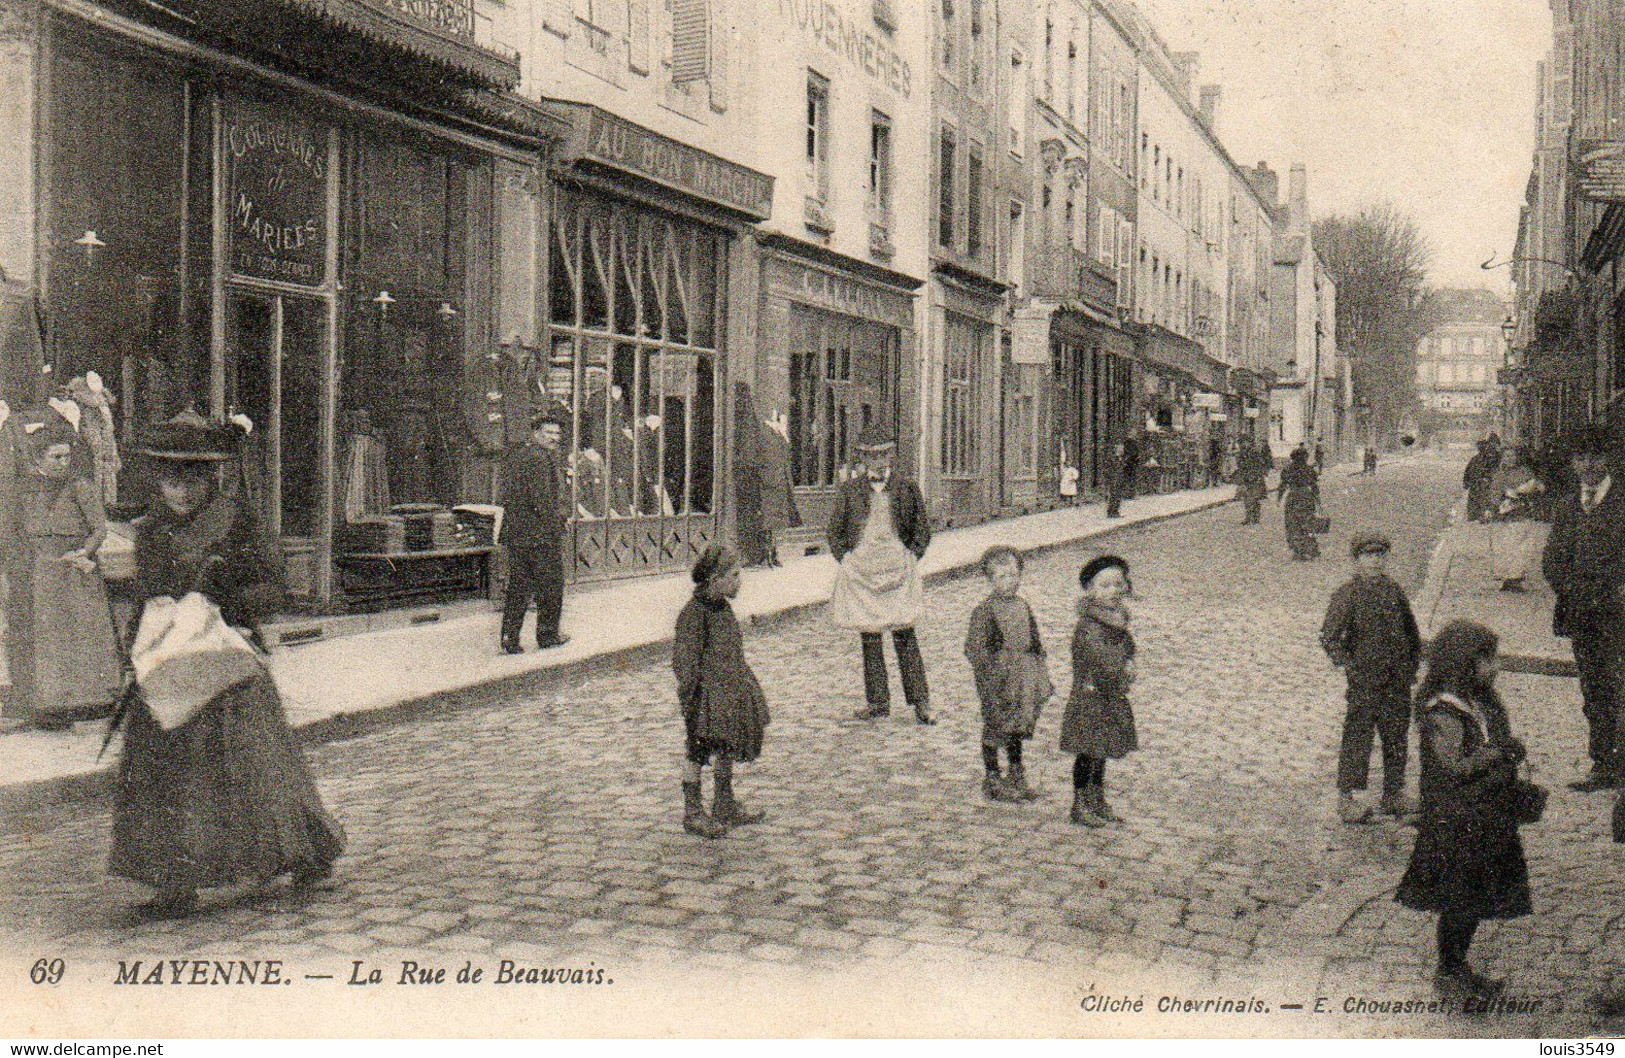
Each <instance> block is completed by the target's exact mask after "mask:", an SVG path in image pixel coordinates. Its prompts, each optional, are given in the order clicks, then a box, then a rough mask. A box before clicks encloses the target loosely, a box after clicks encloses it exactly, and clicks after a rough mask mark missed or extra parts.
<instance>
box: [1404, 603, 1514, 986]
mask: <svg viewBox="0 0 1625 1058" xmlns="http://www.w3.org/2000/svg"><path fill="white" fill-rule="evenodd" d="M1497 646H1498V640H1497V638H1496V635H1495V633H1494V632H1491V631H1490V630H1489V629H1487V628H1485V627H1484V626H1483V625H1479V624H1474V623H1473V622H1471V621H1452V622H1451V623H1450V624H1448V625H1446V626H1445V627H1444V628H1443V629H1441V630H1440V632H1439V634H1438V635H1437V636H1435V637H1434V640H1433V644H1432V647H1431V648H1430V650H1429V652H1428V672H1427V677H1426V678H1425V679H1424V680H1423V681H1422V686H1421V689H1420V690H1419V691H1418V692H1417V695H1416V701H1417V708H1418V718H1419V722H1420V724H1421V727H1422V818H1421V822H1420V829H1419V830H1418V832H1417V836H1416V845H1415V847H1414V849H1413V850H1412V852H1411V863H1410V867H1409V869H1408V870H1406V872H1405V877H1404V879H1403V880H1402V881H1401V882H1400V884H1399V890H1398V892H1396V893H1395V896H1394V898H1395V899H1396V900H1398V901H1399V902H1400V903H1402V904H1404V905H1405V906H1406V907H1410V908H1414V909H1416V910H1418V911H1431V912H1434V913H1436V914H1437V915H1438V916H1439V924H1438V945H1439V965H1438V970H1437V972H1436V974H1435V976H1434V981H1435V983H1436V984H1437V986H1438V988H1439V991H1440V993H1441V994H1444V995H1446V996H1450V997H1456V998H1466V997H1488V996H1493V995H1495V994H1496V993H1497V992H1499V991H1500V989H1501V982H1500V981H1496V980H1493V979H1491V978H1488V977H1484V976H1483V975H1481V974H1478V973H1476V972H1475V971H1474V970H1473V969H1472V967H1471V966H1469V965H1468V963H1467V950H1468V948H1469V947H1470V946H1471V945H1472V942H1473V935H1474V933H1476V932H1477V930H1478V924H1479V922H1481V921H1483V920H1484V919H1506V918H1519V917H1521V916H1523V915H1527V914H1529V912H1530V903H1529V868H1528V865H1527V864H1526V862H1525V860H1524V854H1523V842H1522V841H1521V840H1520V838H1519V837H1518V824H1517V821H1516V820H1515V819H1514V818H1513V816H1512V813H1511V806H1510V799H1509V793H1510V789H1511V786H1512V783H1513V781H1514V780H1515V779H1516V778H1517V767H1518V764H1519V763H1520V762H1521V761H1522V760H1523V759H1524V747H1523V744H1522V743H1521V742H1519V741H1518V740H1517V739H1516V738H1513V737H1512V731H1511V726H1510V725H1509V723H1508V721H1507V714H1506V709H1505V708H1504V707H1503V706H1502V704H1501V699H1500V696H1499V695H1497V694H1496V693H1495V675H1496V672H1497V671H1498V669H1499V662H1498V660H1497V658H1496V650H1497Z"/></svg>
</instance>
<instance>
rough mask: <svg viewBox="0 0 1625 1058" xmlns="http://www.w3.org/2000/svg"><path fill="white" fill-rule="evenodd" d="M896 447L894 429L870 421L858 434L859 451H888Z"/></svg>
mask: <svg viewBox="0 0 1625 1058" xmlns="http://www.w3.org/2000/svg"><path fill="white" fill-rule="evenodd" d="M896 447H897V433H896V431H894V430H892V429H890V428H888V427H886V426H882V425H881V424H880V423H878V422H872V423H870V424H869V425H868V426H865V427H864V428H863V432H862V433H860V434H858V451H860V452H889V451H891V450H892V449H893V448H896Z"/></svg>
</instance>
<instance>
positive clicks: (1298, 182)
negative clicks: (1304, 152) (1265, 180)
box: [1286, 162, 1309, 231]
mask: <svg viewBox="0 0 1625 1058" xmlns="http://www.w3.org/2000/svg"><path fill="white" fill-rule="evenodd" d="M1286 209H1287V220H1288V222H1289V223H1290V224H1291V225H1292V227H1293V228H1295V229H1297V230H1299V231H1308V230H1309V170H1308V169H1307V168H1305V167H1304V164H1303V163H1302V162H1299V163H1298V164H1297V165H1294V166H1293V167H1292V172H1291V173H1289V174H1288V175H1287V203H1286Z"/></svg>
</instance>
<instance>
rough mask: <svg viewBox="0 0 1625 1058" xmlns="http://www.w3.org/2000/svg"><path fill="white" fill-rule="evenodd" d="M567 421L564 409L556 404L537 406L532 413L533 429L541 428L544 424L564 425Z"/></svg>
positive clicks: (531, 426)
mask: <svg viewBox="0 0 1625 1058" xmlns="http://www.w3.org/2000/svg"><path fill="white" fill-rule="evenodd" d="M565 421H566V420H565V413H564V409H563V408H560V407H558V406H557V405H555V404H549V405H547V406H545V407H541V408H537V409H535V410H534V411H532V412H531V413H530V428H531V429H532V430H540V429H541V428H542V427H544V426H563V425H564V424H565Z"/></svg>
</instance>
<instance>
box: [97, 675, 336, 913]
mask: <svg viewBox="0 0 1625 1058" xmlns="http://www.w3.org/2000/svg"><path fill="white" fill-rule="evenodd" d="M343 850H344V831H343V830H342V829H341V828H340V827H339V825H338V823H337V822H336V821H335V820H334V819H333V817H332V816H330V815H328V814H327V810H326V809H325V808H323V807H322V800H321V796H320V795H319V794H318V793H317V792H316V783H315V781H314V780H313V779H312V778H311V774H310V769H309V768H308V767H307V766H306V764H305V761H304V757H303V755H302V754H301V753H300V751H299V748H298V747H297V746H296V745H295V744H294V741H293V733H292V731H290V730H289V728H288V721H287V718H286V717H285V716H284V714H283V709H282V699H281V698H280V697H279V696H278V694H277V690H276V685H275V684H274V683H273V682H272V681H271V675H270V673H269V672H264V673H262V674H260V675H259V676H256V677H254V678H252V679H250V680H248V681H246V682H244V683H240V684H238V685H237V686H235V687H232V688H230V689H229V690H227V691H225V692H223V693H222V694H221V695H220V696H219V697H217V698H215V699H214V701H212V702H210V703H209V704H208V705H207V706H205V707H204V708H203V710H202V711H201V712H200V713H198V715H197V716H195V717H193V718H192V719H191V720H189V721H188V722H187V723H185V724H182V725H181V726H180V727H178V728H176V729H175V730H173V731H165V730H163V729H162V728H160V727H159V726H158V723H157V721H155V720H154V719H153V718H152V714H151V713H150V712H148V711H147V709H146V707H145V706H142V705H140V704H137V705H135V706H134V707H133V708H132V710H131V714H130V718H129V721H128V727H127V730H126V734H125V737H124V759H123V761H122V762H121V763H120V766H119V774H118V788H117V791H116V792H115V794H114V799H113V851H112V855H111V857H110V858H109V862H108V871H109V872H110V873H112V874H116V875H119V876H121V877H124V878H132V879H134V880H136V881H138V882H145V883H146V884H147V885H150V886H153V887H154V888H157V889H159V890H168V891H173V890H177V889H197V888H204V887H208V886H219V885H231V884H234V883H237V882H244V881H255V880H260V879H265V878H270V877H274V876H276V875H278V874H283V873H287V872H289V871H294V870H298V869H300V868H306V867H309V868H318V867H322V866H326V865H328V864H331V863H332V862H333V861H334V860H335V859H337V858H338V856H339V853H341V852H342V851H343Z"/></svg>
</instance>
